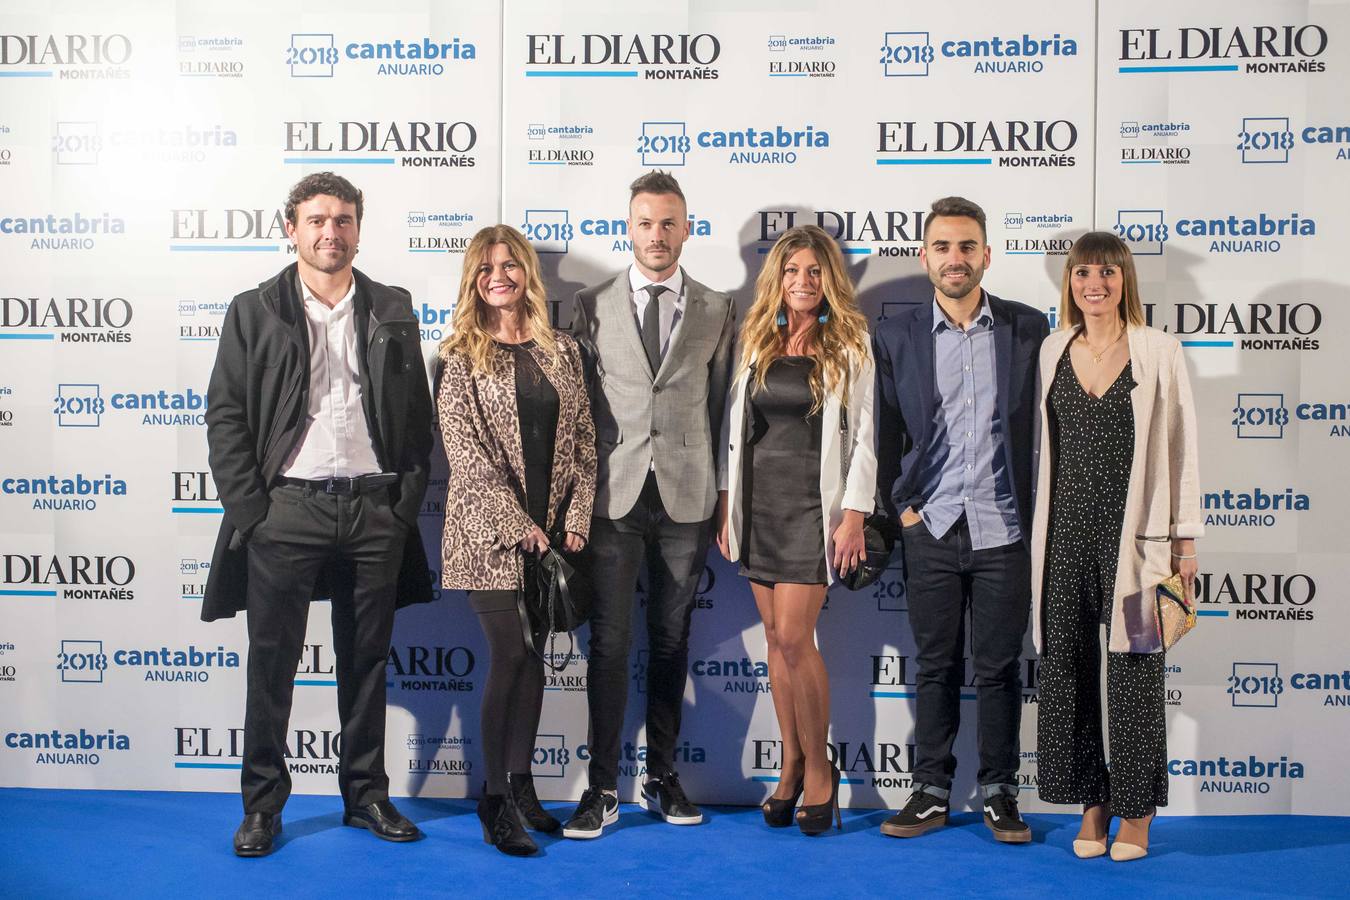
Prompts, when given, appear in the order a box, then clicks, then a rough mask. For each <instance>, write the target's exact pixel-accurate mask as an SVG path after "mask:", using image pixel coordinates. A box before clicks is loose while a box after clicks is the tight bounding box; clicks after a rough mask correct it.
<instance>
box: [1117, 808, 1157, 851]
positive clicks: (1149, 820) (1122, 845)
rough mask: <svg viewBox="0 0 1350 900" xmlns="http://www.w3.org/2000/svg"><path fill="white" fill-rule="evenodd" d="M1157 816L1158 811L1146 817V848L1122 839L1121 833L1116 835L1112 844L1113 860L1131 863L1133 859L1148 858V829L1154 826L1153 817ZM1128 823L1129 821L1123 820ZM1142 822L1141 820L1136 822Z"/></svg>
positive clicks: (1144, 819) (1144, 821) (1144, 820)
mask: <svg viewBox="0 0 1350 900" xmlns="http://www.w3.org/2000/svg"><path fill="white" fill-rule="evenodd" d="M1155 815H1157V813H1156V811H1155V812H1151V813H1149V814H1148V815H1146V816H1144V818H1143V819H1142V821H1143V823H1144V840H1145V843H1144V846H1142V847H1141V846H1139V845H1138V844H1131V843H1128V842H1126V841H1122V840H1121V839H1120V833H1119V832H1117V833H1116V839H1115V840H1114V841H1113V842H1112V843H1111V858H1112V859H1113V860H1115V861H1116V862H1129V861H1130V860H1132V859H1143V858H1144V857H1145V856H1148V829H1149V826H1150V825H1152V824H1153V817H1154V816H1155ZM1122 821H1128V820H1122ZM1135 821H1140V820H1135Z"/></svg>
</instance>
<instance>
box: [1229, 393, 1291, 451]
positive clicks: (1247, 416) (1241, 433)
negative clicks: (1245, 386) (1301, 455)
mask: <svg viewBox="0 0 1350 900" xmlns="http://www.w3.org/2000/svg"><path fill="white" fill-rule="evenodd" d="M1287 424H1289V410H1287V409H1285V406H1284V394H1238V395H1237V405H1236V406H1234V407H1233V425H1234V427H1236V428H1237V436H1238V437H1239V438H1242V439H1244V440H1273V439H1279V438H1282V437H1284V426H1285V425H1287Z"/></svg>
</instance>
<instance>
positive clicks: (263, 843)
mask: <svg viewBox="0 0 1350 900" xmlns="http://www.w3.org/2000/svg"><path fill="white" fill-rule="evenodd" d="M280 833H281V816H280V815H273V814H272V813H249V814H248V815H246V816H244V821H242V822H240V823H239V827H238V828H237V829H235V832H234V855H235V856H266V855H267V854H269V853H271V852H272V838H274V837H276V836H277V835H278V834H280Z"/></svg>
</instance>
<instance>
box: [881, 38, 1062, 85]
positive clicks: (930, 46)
mask: <svg viewBox="0 0 1350 900" xmlns="http://www.w3.org/2000/svg"><path fill="white" fill-rule="evenodd" d="M1077 55H1078V42H1077V41H1076V40H1074V39H1073V38H1071V37H1064V36H1063V35H1061V34H1059V33H1058V32H1056V33H1054V34H1051V35H1050V36H1049V37H1045V36H1043V35H1031V34H1027V33H1025V32H1024V33H1022V34H1020V35H1019V34H1012V35H993V36H989V37H978V38H954V39H947V40H943V39H941V38H933V37H932V36H931V33H930V32H927V31H887V32H886V33H885V34H884V35H883V36H882V43H881V59H880V63H881V67H882V74H883V75H885V76H886V77H887V78H903V77H916V76H917V77H923V76H926V75H928V74H929V73H930V72H931V70H932V66H933V64H934V63H935V62H936V61H937V60H938V58H939V57H941V58H942V59H948V60H959V61H960V62H962V63H969V64H970V66H971V68H970V71H971V72H973V73H975V74H977V75H1010V74H1029V73H1039V72H1043V71H1045V62H1046V61H1047V60H1052V59H1056V58H1060V57H1068V56H1077Z"/></svg>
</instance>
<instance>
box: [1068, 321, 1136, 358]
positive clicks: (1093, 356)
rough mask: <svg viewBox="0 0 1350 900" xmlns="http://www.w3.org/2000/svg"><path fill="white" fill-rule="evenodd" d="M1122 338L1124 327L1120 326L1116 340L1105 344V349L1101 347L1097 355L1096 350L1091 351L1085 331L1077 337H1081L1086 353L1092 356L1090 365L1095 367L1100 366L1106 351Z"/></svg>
mask: <svg viewBox="0 0 1350 900" xmlns="http://www.w3.org/2000/svg"><path fill="white" fill-rule="evenodd" d="M1124 336H1125V328H1124V326H1121V329H1120V332H1119V333H1118V334H1117V335H1116V339H1115V340H1113V341H1112V342H1111V343H1109V344H1107V345H1106V346H1105V347H1103V348H1102V349H1101V352H1100V353H1099V352H1097V351H1096V350H1094V349H1092V345H1091V344H1089V343H1088V339H1087V331H1086V330H1084V331H1083V333H1082V334H1081V335H1079V337H1081V338H1082V340H1083V346H1084V347H1086V348H1087V352H1088V353H1090V354H1092V364H1093V365H1097V366H1099V365H1101V363H1102V357H1103V356H1105V355H1106V351H1108V350H1110V349H1111V348H1112V347H1114V346H1115V345H1116V344H1117V343H1119V341H1120V339H1121V338H1123V337H1124Z"/></svg>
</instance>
